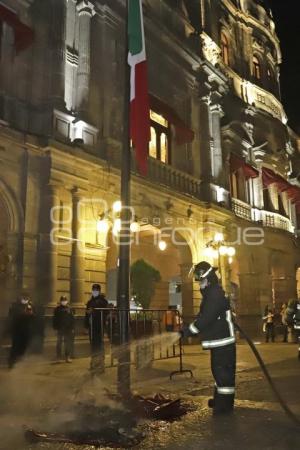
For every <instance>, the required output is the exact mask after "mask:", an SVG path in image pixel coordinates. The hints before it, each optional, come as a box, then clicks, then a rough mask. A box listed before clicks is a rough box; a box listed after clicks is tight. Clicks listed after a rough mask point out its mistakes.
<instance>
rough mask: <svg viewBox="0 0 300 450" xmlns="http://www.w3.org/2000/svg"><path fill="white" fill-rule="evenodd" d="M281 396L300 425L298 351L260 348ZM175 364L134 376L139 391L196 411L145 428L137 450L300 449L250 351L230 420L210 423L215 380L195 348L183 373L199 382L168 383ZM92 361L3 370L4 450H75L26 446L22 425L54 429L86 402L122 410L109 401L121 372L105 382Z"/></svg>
mask: <svg viewBox="0 0 300 450" xmlns="http://www.w3.org/2000/svg"><path fill="white" fill-rule="evenodd" d="M258 348H259V350H260V352H261V354H262V356H263V358H264V360H265V361H266V363H267V366H268V369H269V371H270V373H271V374H272V376H273V378H274V380H275V381H276V384H277V385H278V387H279V388H280V391H281V393H282V395H283V397H284V398H285V399H286V401H287V402H288V404H289V406H290V407H291V409H292V410H293V411H294V412H295V413H297V414H298V417H299V418H300V402H299V399H300V383H299V374H300V362H299V361H298V359H297V358H296V353H297V349H296V345H295V344H281V343H275V344H262V345H259V346H258ZM177 363H178V361H177V360H169V361H162V362H158V363H155V364H154V365H153V368H152V369H143V370H139V371H136V370H135V369H133V371H132V378H133V383H132V384H133V389H134V390H135V391H137V392H138V393H140V394H142V395H149V394H152V393H154V392H161V393H163V394H164V395H165V394H169V395H171V396H174V397H176V396H180V397H181V398H182V399H184V400H185V401H188V402H190V403H191V404H192V405H193V406H194V411H192V412H190V413H188V414H187V415H186V416H185V417H183V418H182V419H181V420H179V421H177V422H173V423H165V422H159V423H154V422H152V423H151V424H150V425H149V424H147V423H144V424H142V425H141V426H142V428H143V429H144V430H146V433H147V436H146V439H145V440H144V441H143V442H142V444H140V445H139V446H137V447H136V448H137V449H153V450H156V449H169V450H171V449H172V450H176V449H188V450H190V449H195V450H196V449H199V450H200V449H204V450H214V449H223V450H227V449H247V450H248V449H249V450H250V449H251V450H252V449H253V450H254V449H255V450H262V449H266V450H267V449H275V450H294V449H295V450H296V449H298V448H299V447H300V428H299V430H297V429H296V427H295V426H294V425H293V423H291V422H290V421H289V419H288V418H287V417H286V416H285V414H284V413H283V412H282V411H281V409H280V407H279V405H277V403H276V402H275V400H274V398H273V395H272V393H271V391H270V389H269V387H268V385H267V383H266V381H265V379H264V377H263V374H262V373H261V371H260V370H259V368H258V366H257V363H256V361H255V359H254V357H253V356H252V354H251V352H250V350H249V349H248V347H247V346H246V345H244V344H241V345H239V346H238V374H237V388H238V390H237V402H236V405H237V406H236V410H235V413H234V414H233V415H232V416H230V417H227V418H217V419H216V418H212V417H211V412H210V410H209V409H208V408H207V406H206V404H207V399H208V398H209V396H210V393H211V390H212V389H211V386H212V379H211V375H210V370H209V358H208V353H206V352H203V351H201V349H200V347H199V346H197V345H193V346H187V347H185V355H184V366H185V367H186V368H190V369H192V370H193V372H194V379H189V378H187V377H186V376H184V375H182V376H178V377H176V379H174V380H172V381H170V380H169V376H168V375H169V372H170V371H172V370H176V369H177V366H178V364H177ZM88 367H89V360H88V359H87V358H80V359H77V360H75V361H74V362H73V363H72V364H65V363H60V364H54V363H53V362H51V361H49V360H38V361H37V360H32V361H27V362H26V363H23V364H21V365H20V366H19V367H17V368H15V369H14V370H12V371H8V370H7V369H4V368H2V369H1V370H0V383H1V384H0V386H1V388H0V412H1V416H0V428H1V443H0V448H1V450H10V449H13V450H21V449H22V450H23V449H26V450H29V449H37V450H38V449H42V448H43V449H52V450H62V449H68V450H70V449H74V448H78V449H79V450H87V449H90V448H91V447H84V446H81V447H74V446H72V445H69V444H55V445H54V444H38V445H28V444H26V443H25V441H24V438H23V428H22V427H23V426H24V425H26V426H32V427H35V428H37V429H40V430H56V429H57V428H58V427H59V425H61V424H62V423H65V422H67V421H68V420H72V419H73V415H74V405H76V404H78V402H88V401H90V399H91V398H92V397H93V396H94V395H95V394H96V395H95V397H96V403H97V404H99V405H102V404H106V405H107V406H110V407H112V408H118V407H119V405H117V404H115V403H114V402H112V401H111V400H108V399H107V398H106V397H105V391H104V389H105V388H108V389H113V387H114V386H113V385H114V380H115V375H116V374H115V370H114V369H112V370H107V371H106V374H105V375H104V376H103V377H101V379H100V380H97V381H93V382H92V381H91V380H90V377H89V376H88V375H87V369H88Z"/></svg>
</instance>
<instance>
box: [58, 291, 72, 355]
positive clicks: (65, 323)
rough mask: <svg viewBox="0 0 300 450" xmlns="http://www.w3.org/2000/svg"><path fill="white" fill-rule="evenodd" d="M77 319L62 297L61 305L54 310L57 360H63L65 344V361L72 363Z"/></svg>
mask: <svg viewBox="0 0 300 450" xmlns="http://www.w3.org/2000/svg"><path fill="white" fill-rule="evenodd" d="M74 327H75V318H74V313H73V311H72V309H71V308H70V306H69V304H68V299H67V297H66V296H65V295H62V296H61V297H60V304H59V306H57V307H56V308H55V310H54V314H53V328H54V330H56V331H57V343H56V358H57V360H58V361H59V360H61V359H62V346H63V344H64V351H65V360H66V362H72V359H71V356H72V349H73V341H74V334H75V329H74Z"/></svg>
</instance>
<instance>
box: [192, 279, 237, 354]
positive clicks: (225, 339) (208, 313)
mask: <svg viewBox="0 0 300 450" xmlns="http://www.w3.org/2000/svg"><path fill="white" fill-rule="evenodd" d="M201 293H202V296H203V299H202V303H201V307H200V312H199V314H198V316H197V318H196V320H195V321H194V322H193V323H191V324H190V326H189V330H190V332H191V333H192V334H199V333H200V335H201V337H202V347H203V349H211V348H216V347H223V346H225V345H229V344H233V343H234V342H235V334H234V325H233V322H232V317H231V310H230V303H229V300H228V299H227V298H226V297H225V294H224V291H223V289H222V288H221V286H219V285H218V284H214V285H211V286H208V287H207V288H205V289H204V290H202V291H201Z"/></svg>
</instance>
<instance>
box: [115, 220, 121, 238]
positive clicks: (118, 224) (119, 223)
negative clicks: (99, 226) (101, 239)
mask: <svg viewBox="0 0 300 450" xmlns="http://www.w3.org/2000/svg"><path fill="white" fill-rule="evenodd" d="M120 231H121V219H116V220H115V221H114V226H113V234H114V235H115V236H116V235H117V234H118V233H119V232H120Z"/></svg>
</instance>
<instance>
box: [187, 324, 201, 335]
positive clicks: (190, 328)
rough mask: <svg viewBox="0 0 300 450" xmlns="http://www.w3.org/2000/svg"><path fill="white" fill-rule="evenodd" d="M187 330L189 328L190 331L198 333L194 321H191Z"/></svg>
mask: <svg viewBox="0 0 300 450" xmlns="http://www.w3.org/2000/svg"><path fill="white" fill-rule="evenodd" d="M189 330H190V332H191V333H193V334H198V333H199V330H198V328H197V327H196V326H195V325H194V323H191V324H190V326H189Z"/></svg>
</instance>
